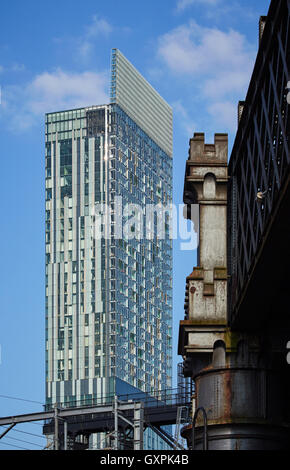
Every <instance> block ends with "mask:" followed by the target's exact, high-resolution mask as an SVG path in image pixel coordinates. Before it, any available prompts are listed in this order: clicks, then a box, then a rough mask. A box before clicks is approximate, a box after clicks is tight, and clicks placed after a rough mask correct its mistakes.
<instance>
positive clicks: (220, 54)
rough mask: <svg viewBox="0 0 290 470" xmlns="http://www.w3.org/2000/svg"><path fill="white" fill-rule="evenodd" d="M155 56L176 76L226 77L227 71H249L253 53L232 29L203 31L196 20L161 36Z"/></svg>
mask: <svg viewBox="0 0 290 470" xmlns="http://www.w3.org/2000/svg"><path fill="white" fill-rule="evenodd" d="M158 54H159V56H160V57H161V58H162V59H163V61H164V62H165V63H166V65H167V66H168V67H169V69H170V70H171V71H172V72H174V73H176V74H193V75H194V76H202V75H203V76H204V75H209V76H218V77H219V78H221V76H222V75H223V76H224V77H225V78H226V73H227V72H231V73H232V72H238V73H239V72H241V73H242V72H243V71H244V70H245V69H246V70H247V72H248V71H249V70H250V69H251V68H252V65H253V53H252V51H251V50H250V47H249V45H248V44H247V42H246V39H245V37H244V36H243V35H241V34H240V33H239V32H237V31H234V30H232V29H231V30H229V31H228V32H224V31H221V30H219V29H217V28H205V27H202V26H199V25H198V24H197V23H196V22H195V21H190V23H189V24H187V25H182V26H179V27H178V28H176V29H174V30H172V31H171V32H169V33H167V34H165V35H163V36H161V38H159V46H158ZM239 81H240V79H239Z"/></svg>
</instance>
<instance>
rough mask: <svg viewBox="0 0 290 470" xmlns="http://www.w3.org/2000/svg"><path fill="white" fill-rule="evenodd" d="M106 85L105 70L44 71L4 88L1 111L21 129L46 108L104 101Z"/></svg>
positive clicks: (13, 126)
mask: <svg viewBox="0 0 290 470" xmlns="http://www.w3.org/2000/svg"><path fill="white" fill-rule="evenodd" d="M107 87H108V80H107V73H105V72H102V73H95V72H89V71H86V72H83V73H70V72H65V71H63V70H62V69H57V70H56V71H55V72H51V73H49V72H43V73H41V74H39V75H37V76H36V77H35V78H34V79H33V80H32V81H31V82H30V83H28V84H27V85H26V86H24V87H21V88H20V87H16V86H13V87H12V86H11V87H8V88H6V89H4V90H3V94H2V98H3V107H2V111H4V113H5V114H8V115H9V117H10V119H9V121H8V122H9V125H10V129H13V130H23V129H27V128H29V127H31V126H33V125H34V124H35V123H37V122H39V119H40V118H41V119H43V116H44V114H45V113H47V112H52V111H60V110H65V109H72V108H78V107H84V106H90V105H93V104H103V103H107V102H108V101H109V98H108V95H107Z"/></svg>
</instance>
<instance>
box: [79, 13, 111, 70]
mask: <svg viewBox="0 0 290 470" xmlns="http://www.w3.org/2000/svg"><path fill="white" fill-rule="evenodd" d="M113 29H114V28H113V26H112V25H111V24H110V23H109V22H108V21H107V20H106V19H105V18H102V17H100V16H98V15H95V16H93V19H92V22H91V24H90V25H89V26H87V27H86V28H85V33H84V34H83V35H82V36H80V37H79V38H78V39H77V43H78V46H77V54H78V56H79V57H80V58H81V59H82V60H83V61H87V60H88V59H89V58H90V57H91V55H92V53H93V51H94V47H95V42H96V41H95V38H96V37H97V36H103V37H107V36H109V34H110V33H111V32H112V31H113Z"/></svg>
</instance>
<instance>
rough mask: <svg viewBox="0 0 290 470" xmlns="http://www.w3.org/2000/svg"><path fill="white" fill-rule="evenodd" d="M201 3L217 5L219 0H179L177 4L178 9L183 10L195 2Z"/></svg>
mask: <svg viewBox="0 0 290 470" xmlns="http://www.w3.org/2000/svg"><path fill="white" fill-rule="evenodd" d="M197 3H199V4H201V5H213V6H215V5H217V4H218V3H219V0H178V1H177V5H176V10H177V11H183V10H185V9H186V8H188V7H190V6H191V5H195V4H197Z"/></svg>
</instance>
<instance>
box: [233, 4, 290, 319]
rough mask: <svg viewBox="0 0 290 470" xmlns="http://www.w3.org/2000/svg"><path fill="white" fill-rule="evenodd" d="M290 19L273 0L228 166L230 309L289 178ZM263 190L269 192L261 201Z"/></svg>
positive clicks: (286, 6)
mask: <svg viewBox="0 0 290 470" xmlns="http://www.w3.org/2000/svg"><path fill="white" fill-rule="evenodd" d="M274 5H275V6H274ZM289 19H290V0H277V2H273V3H272V5H271V7H270V10H269V14H268V18H267V22H266V26H265V30H264V34H263V37H262V40H261V43H260V49H259V52H258V56H257V61H256V64H255V68H254V72H253V76H252V79H251V82H250V86H249V90H248V94H247V98H246V101H245V104H244V109H243V113H242V116H241V120H240V124H239V128H238V132H237V136H236V140H235V144H234V148H233V152H232V155H231V160H230V164H229V175H230V181H229V195H228V202H229V206H228V217H229V220H228V231H229V234H228V235H229V245H228V247H229V253H228V254H229V256H228V259H229V271H230V281H229V307H230V311H233V309H234V306H235V305H236V303H237V301H238V299H239V296H240V295H241V293H242V291H243V288H244V286H245V283H246V281H247V279H248V276H249V275H250V273H251V270H252V269H253V264H254V260H255V257H256V255H257V253H258V250H259V248H260V245H261V240H262V238H263V235H264V234H265V232H266V230H267V226H268V224H269V221H270V218H271V216H272V214H273V211H274V209H275V205H276V203H277V201H278V199H279V197H280V195H281V193H282V192H283V187H284V186H285V185H286V182H287V178H289V167H290V165H289V164H290V152H289V133H290V132H289V126H290V124H289V110H290V103H288V101H290V100H289V97H290V95H289V92H290V89H289V88H290V74H289V72H290V71H289V68H290V38H289V34H290V29H289V25H290V23H289ZM258 193H264V194H263V198H262V201H258V199H257V194H258Z"/></svg>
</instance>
